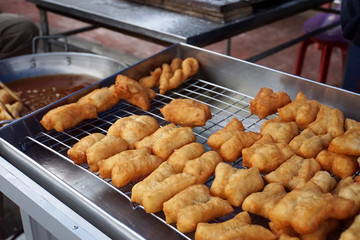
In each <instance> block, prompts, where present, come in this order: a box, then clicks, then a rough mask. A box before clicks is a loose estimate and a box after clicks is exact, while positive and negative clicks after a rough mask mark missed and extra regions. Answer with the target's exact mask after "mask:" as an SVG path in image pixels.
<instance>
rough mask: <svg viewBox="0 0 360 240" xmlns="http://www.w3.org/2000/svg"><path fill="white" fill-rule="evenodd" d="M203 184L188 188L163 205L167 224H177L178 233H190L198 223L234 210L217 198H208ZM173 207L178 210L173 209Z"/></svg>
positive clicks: (224, 201)
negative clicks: (167, 215) (168, 214)
mask: <svg viewBox="0 0 360 240" xmlns="http://www.w3.org/2000/svg"><path fill="white" fill-rule="evenodd" d="M206 188H207V187H206V186H205V185H203V184H196V185H193V186H190V187H188V188H186V189H184V190H183V191H181V192H179V193H177V194H176V195H175V196H173V197H172V198H171V199H170V200H168V201H167V202H165V203H164V213H165V215H166V214H167V213H170V216H169V217H166V219H167V221H168V222H175V221H176V222H177V228H178V230H179V231H180V232H184V233H185V232H191V231H194V230H195V229H196V226H197V224H198V223H200V222H208V221H210V220H211V219H213V218H217V217H220V216H223V215H226V214H229V213H231V212H232V211H234V209H233V208H232V207H231V205H230V203H229V202H228V201H226V200H223V199H221V198H218V197H212V196H210V192H209V190H207V189H206ZM174 206H177V207H178V208H177V209H175V208H174Z"/></svg>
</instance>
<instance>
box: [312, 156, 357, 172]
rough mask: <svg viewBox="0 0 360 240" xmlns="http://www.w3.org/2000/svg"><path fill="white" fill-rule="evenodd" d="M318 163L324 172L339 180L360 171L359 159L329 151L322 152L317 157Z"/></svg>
mask: <svg viewBox="0 0 360 240" xmlns="http://www.w3.org/2000/svg"><path fill="white" fill-rule="evenodd" d="M316 161H318V163H319V164H320V166H321V168H322V169H323V170H326V171H329V172H331V173H333V174H334V175H335V176H337V177H339V178H346V177H348V176H352V175H354V174H355V172H356V171H357V170H359V164H358V162H357V157H355V156H350V155H344V154H340V153H334V152H330V151H327V150H323V151H321V152H320V153H319V154H318V155H317V156H316Z"/></svg>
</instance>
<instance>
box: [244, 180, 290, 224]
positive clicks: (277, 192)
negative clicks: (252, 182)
mask: <svg viewBox="0 0 360 240" xmlns="http://www.w3.org/2000/svg"><path fill="white" fill-rule="evenodd" d="M285 195H286V191H285V188H284V187H283V186H282V185H281V184H280V183H269V184H267V185H266V186H265V187H264V189H263V191H262V192H256V193H252V194H250V195H249V196H248V197H247V198H245V200H244V202H243V204H242V209H243V210H244V211H248V212H251V213H253V214H257V215H259V216H262V217H265V218H268V219H269V218H270V211H271V210H272V209H273V208H274V206H275V205H276V203H277V202H279V201H280V199H282V198H283V197H284V196H285Z"/></svg>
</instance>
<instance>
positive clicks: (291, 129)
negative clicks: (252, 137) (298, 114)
mask: <svg viewBox="0 0 360 240" xmlns="http://www.w3.org/2000/svg"><path fill="white" fill-rule="evenodd" d="M260 132H261V134H262V135H267V134H268V135H270V136H271V137H272V138H273V139H274V142H277V143H286V144H288V143H289V142H290V141H291V140H292V139H293V138H294V137H295V136H297V135H299V128H298V126H297V125H296V123H295V122H282V121H281V119H279V118H276V119H269V120H267V121H265V122H264V123H263V124H262V125H261V129H260Z"/></svg>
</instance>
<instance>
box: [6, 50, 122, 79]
mask: <svg viewBox="0 0 360 240" xmlns="http://www.w3.org/2000/svg"><path fill="white" fill-rule="evenodd" d="M126 67H127V66H126V65H125V64H123V63H121V62H119V61H117V60H115V59H112V58H108V57H104V56H100V55H95V54H89V53H75V52H53V53H40V54H29V55H24V56H19V57H13V58H8V59H4V60H0V79H1V81H2V82H4V83H6V82H9V81H13V80H16V79H21V78H28V77H34V76H43V75H53V74H84V75H89V76H92V77H95V78H99V79H104V78H106V77H108V76H111V75H112V74H115V73H117V72H119V71H121V70H122V69H124V68H126Z"/></svg>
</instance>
